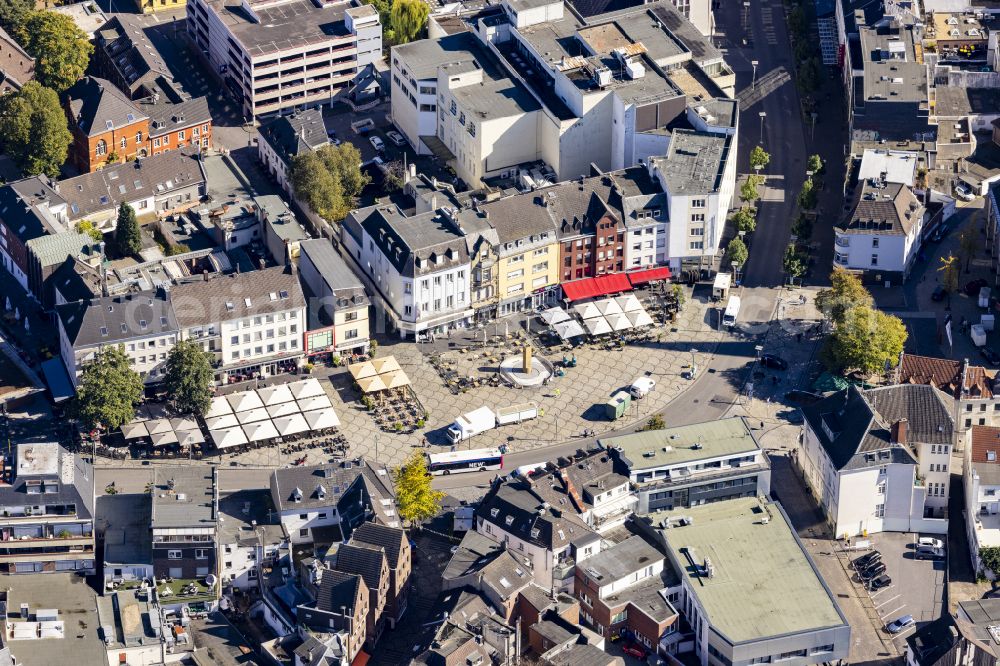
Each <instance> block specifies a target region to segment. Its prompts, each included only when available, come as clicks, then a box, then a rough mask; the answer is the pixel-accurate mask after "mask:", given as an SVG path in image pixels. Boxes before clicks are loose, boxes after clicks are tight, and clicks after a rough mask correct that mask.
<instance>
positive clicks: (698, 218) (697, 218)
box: [691, 213, 705, 222]
mask: <svg viewBox="0 0 1000 666" xmlns="http://www.w3.org/2000/svg"><path fill="white" fill-rule="evenodd" d="M691 221H692V222H704V221H705V214H704V213H694V214H693V215H692V216H691Z"/></svg>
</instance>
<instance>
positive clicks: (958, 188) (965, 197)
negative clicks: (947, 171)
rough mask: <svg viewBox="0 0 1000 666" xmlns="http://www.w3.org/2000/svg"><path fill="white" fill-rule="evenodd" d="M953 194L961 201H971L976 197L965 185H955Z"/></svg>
mask: <svg viewBox="0 0 1000 666" xmlns="http://www.w3.org/2000/svg"><path fill="white" fill-rule="evenodd" d="M955 194H956V195H958V198H959V199H961V200H962V201H972V200H973V199H975V198H976V195H975V194H973V193H972V189H971V188H970V187H969V186H968V185H966V184H965V183H958V184H957V185H955Z"/></svg>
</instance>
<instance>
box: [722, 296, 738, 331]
mask: <svg viewBox="0 0 1000 666" xmlns="http://www.w3.org/2000/svg"><path fill="white" fill-rule="evenodd" d="M739 314H740V297H739V296H730V297H729V302H728V303H726V312H725V313H724V314H723V315H722V325H723V326H735V325H736V318H737V317H738V316H739Z"/></svg>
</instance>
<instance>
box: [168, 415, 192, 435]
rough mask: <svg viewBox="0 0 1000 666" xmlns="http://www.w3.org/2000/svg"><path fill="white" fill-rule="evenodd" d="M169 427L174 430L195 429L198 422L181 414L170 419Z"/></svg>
mask: <svg viewBox="0 0 1000 666" xmlns="http://www.w3.org/2000/svg"><path fill="white" fill-rule="evenodd" d="M170 427H171V428H173V429H174V430H175V431H178V430H197V429H198V422H197V421H195V420H194V419H193V418H191V417H189V416H181V417H178V418H173V419H170Z"/></svg>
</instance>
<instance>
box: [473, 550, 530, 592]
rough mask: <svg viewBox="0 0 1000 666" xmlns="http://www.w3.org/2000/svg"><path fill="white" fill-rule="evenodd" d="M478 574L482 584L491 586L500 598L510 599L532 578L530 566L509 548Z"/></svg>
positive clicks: (528, 583)
mask: <svg viewBox="0 0 1000 666" xmlns="http://www.w3.org/2000/svg"><path fill="white" fill-rule="evenodd" d="M480 574H481V575H480V580H481V582H482V584H483V585H487V586H489V587H490V588H492V589H493V591H494V593H495V594H496V596H498V597H499V598H501V599H510V598H511V597H513V596H514V595H516V594H517V593H518V592H520V591H521V590H522V589H524V588H525V587H527V586H528V585H531V582H532V580H533V579H532V574H531V567H530V566H529V565H528V564H527V563H526V562H521V561H519V560H518V557H517V555H515V554H514V553H513V552H512V551H510V550H504V551H503V552H501V553H500V555H499V556H498V557H496V558H495V559H494V560H493V561H492V562H490V563H489V564H487V565H486V566H485V567H483V569H482V571H481V572H480Z"/></svg>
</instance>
